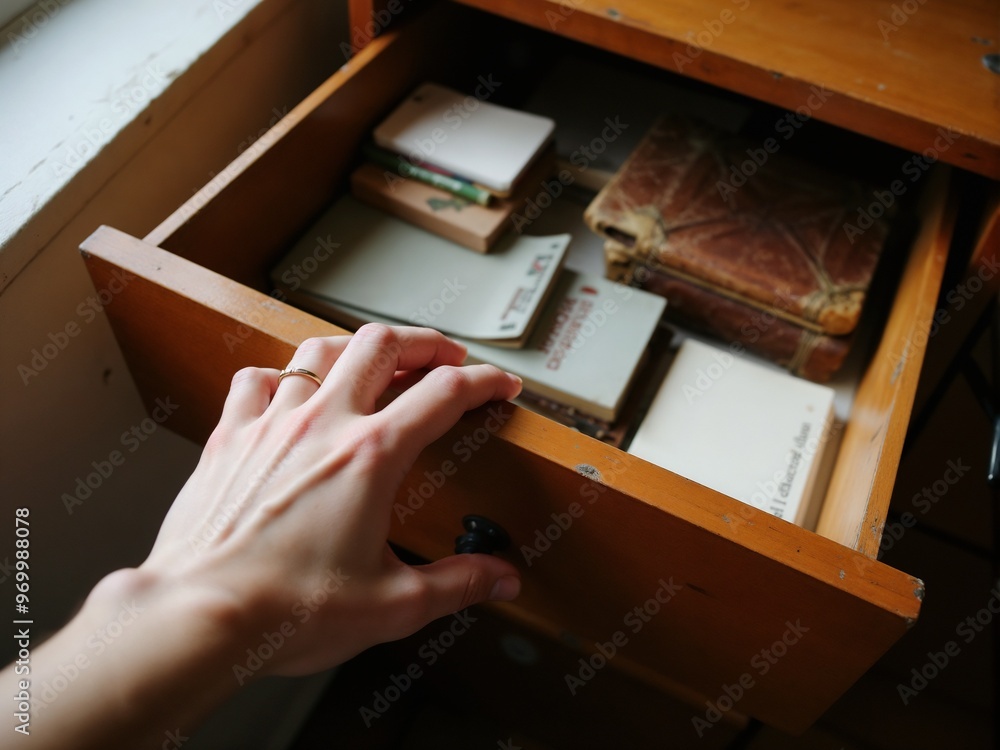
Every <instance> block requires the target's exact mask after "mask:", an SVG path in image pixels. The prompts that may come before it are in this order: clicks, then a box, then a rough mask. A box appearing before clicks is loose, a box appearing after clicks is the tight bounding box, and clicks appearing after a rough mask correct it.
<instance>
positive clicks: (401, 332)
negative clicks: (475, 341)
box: [329, 324, 465, 414]
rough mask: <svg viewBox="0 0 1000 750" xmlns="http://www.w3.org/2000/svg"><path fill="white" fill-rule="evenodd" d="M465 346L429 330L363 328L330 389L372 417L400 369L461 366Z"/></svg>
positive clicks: (337, 368)
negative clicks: (376, 405) (376, 406)
mask: <svg viewBox="0 0 1000 750" xmlns="http://www.w3.org/2000/svg"><path fill="white" fill-rule="evenodd" d="M464 360H465V347H464V346H462V345H461V344H459V343H457V342H455V341H452V340H451V339H449V338H447V337H446V336H444V335H443V334H441V333H438V332H437V331H434V330H431V329H429V328H409V327H391V326H385V325H380V324H369V325H365V326H362V327H361V328H359V329H358V332H357V333H356V334H354V337H353V338H352V339H351V341H350V343H349V344H348V345H347V348H346V350H345V351H344V354H343V356H342V357H340V359H338V360H337V363H336V365H334V368H333V371H332V372H331V373H330V378H329V380H330V381H331V390H334V391H336V392H337V393H338V394H340V395H341V396H342V397H343V398H346V399H347V400H348V403H349V405H350V407H351V408H352V409H353V410H354V411H355V412H357V413H360V414H370V413H372V412H373V411H375V404H376V402H377V401H378V399H379V397H380V396H381V395H382V394H383V393H384V392H385V389H386V388H387V387H388V386H389V385H390V384H391V383H392V382H393V378H394V377H395V375H396V373H397V372H398V371H400V370H420V369H425V368H434V367H439V366H441V365H460V364H461V363H462V362H463V361H464Z"/></svg>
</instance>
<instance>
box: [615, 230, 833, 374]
mask: <svg viewBox="0 0 1000 750" xmlns="http://www.w3.org/2000/svg"><path fill="white" fill-rule="evenodd" d="M604 254H605V259H606V261H607V269H608V275H609V277H611V278H613V279H615V280H616V281H621V282H623V283H627V284H634V285H636V286H638V287H641V288H642V289H645V290H646V291H648V292H653V293H654V294H659V295H661V296H662V297H665V298H666V300H667V309H666V312H665V313H664V317H665V319H666V320H669V321H671V322H673V323H676V324H677V325H679V326H681V327H682V328H687V329H689V330H692V331H697V332H700V333H704V334H707V335H709V336H714V337H715V338H718V339H721V340H722V341H725V342H726V343H729V344H732V343H739V344H741V345H743V346H744V347H746V349H747V351H750V352H752V353H754V354H757V355H759V356H761V357H764V358H765V359H768V360H770V361H772V362H775V363H777V364H779V365H781V366H782V367H786V368H788V370H789V371H790V372H791V373H792V374H793V375H799V376H801V377H804V378H807V379H808V380H812V381H815V382H817V383H825V382H826V381H828V380H829V379H830V378H831V377H832V376H833V375H834V374H835V373H836V372H837V370H839V369H840V367H841V365H843V363H844V359H845V358H846V357H847V353H848V351H849V350H850V345H851V336H829V335H826V334H821V333H816V332H815V331H812V330H809V329H807V328H803V327H801V326H797V325H794V324H793V323H789V322H788V321H787V320H783V319H782V318H779V317H777V316H776V315H773V314H772V313H769V312H767V311H765V310H761V309H759V308H756V307H751V306H750V305H745V304H742V303H740V302H737V301H735V300H733V299H732V298H730V297H725V296H722V295H719V294H715V293H714V292H711V291H708V290H706V289H704V288H702V287H700V286H698V285H697V284H692V283H690V282H688V281H686V280H685V279H682V278H678V277H676V276H673V275H671V274H670V273H669V272H666V271H664V270H663V269H650V268H648V267H645V266H637V265H635V263H634V262H633V261H631V259H630V258H629V251H628V248H626V247H624V246H622V245H619V244H618V243H615V242H611V241H609V242H607V243H605V246H604Z"/></svg>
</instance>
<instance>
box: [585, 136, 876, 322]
mask: <svg viewBox="0 0 1000 750" xmlns="http://www.w3.org/2000/svg"><path fill="white" fill-rule="evenodd" d="M767 147H770V148H771V150H770V151H769V150H768V148H767ZM871 200H872V192H871V190H870V189H869V188H865V187H864V186H862V185H860V184H858V183H856V182H853V181H851V180H848V179H846V178H844V177H840V176H837V175H832V174H829V173H826V172H825V171H823V170H821V169H819V168H817V167H816V166H814V165H812V164H810V163H807V162H803V161H801V160H799V159H797V158H794V157H792V156H790V155H788V154H786V153H783V152H782V151H781V142H780V141H778V139H776V138H772V139H770V142H768V141H767V139H764V141H759V140H752V139H748V138H746V137H743V136H739V135H732V134H728V133H723V132H721V131H718V130H715V129H713V128H711V127H709V126H707V125H705V124H703V123H700V122H696V121H690V120H682V119H676V118H661V119H660V120H658V121H657V122H656V124H655V125H654V126H653V127H652V128H651V129H650V130H649V131H648V132H647V133H646V135H645V136H644V138H643V140H642V141H641V142H640V144H639V145H638V146H637V147H636V149H635V150H634V151H633V152H632V154H631V155H630V156H629V158H628V160H627V161H626V163H625V164H624V165H623V166H622V168H621V169H620V170H619V171H618V173H617V174H616V175H615V177H614V178H613V179H612V180H611V181H610V182H609V183H608V184H607V185H606V186H605V187H604V189H603V190H601V192H600V193H599V194H598V195H597V197H596V198H595V199H594V200H593V202H592V203H591V204H590V206H588V208H587V210H586V212H585V215H584V216H585V219H586V221H587V223H588V225H589V226H590V227H591V228H592V229H593V230H594V231H596V232H598V233H599V234H602V235H604V236H605V237H607V238H609V239H612V240H615V241H617V242H618V243H619V244H621V245H623V246H625V247H627V248H628V252H629V253H630V254H631V255H632V256H633V257H634V258H635V260H637V261H638V262H640V263H642V264H644V265H646V266H649V267H652V268H656V267H658V266H662V267H663V269H664V270H665V271H668V272H670V273H671V274H673V275H674V276H675V277H677V278H683V279H686V280H687V281H689V282H690V283H691V284H694V285H698V286H701V287H702V288H704V289H705V290H708V291H711V292H714V293H715V294H716V295H717V296H724V297H729V298H731V299H732V300H734V301H736V302H739V303H742V304H745V305H749V306H751V307H756V308H759V309H762V310H767V311H770V312H773V313H774V314H775V315H776V316H777V317H780V318H782V319H784V320H787V321H789V322H790V323H794V324H795V325H797V326H801V327H804V328H809V329H812V330H814V331H816V332H818V333H826V334H833V335H843V334H847V333H850V332H851V331H852V330H853V329H854V328H855V326H856V325H857V322H858V319H859V317H860V314H861V309H862V306H863V304H864V300H865V296H866V293H867V290H868V286H869V284H870V282H871V279H872V275H873V273H874V271H875V267H876V265H877V264H878V260H879V255H880V253H881V251H882V247H883V245H884V243H885V238H886V235H887V233H888V222H887V221H886V220H884V219H880V220H877V221H875V222H874V223H873V224H872V226H870V227H869V228H868V229H866V230H865V231H863V232H861V233H857V232H855V233H850V234H849V233H848V232H847V231H845V228H844V225H845V223H848V222H853V221H855V220H856V217H857V212H858V209H859V207H861V206H868V205H869V204H870V203H871Z"/></svg>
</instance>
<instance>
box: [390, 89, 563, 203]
mask: <svg viewBox="0 0 1000 750" xmlns="http://www.w3.org/2000/svg"><path fill="white" fill-rule="evenodd" d="M554 130H555V122H553V121H552V120H550V119H549V118H547V117H539V116H538V115H533V114H529V113H527V112H519V111H518V110H515V109H509V108H508V107H501V106H499V105H497V104H493V103H491V102H489V101H486V100H485V99H482V100H481V99H478V98H476V97H474V96H466V95H465V94H462V93H459V92H458V91H453V90H452V89H449V88H446V87H444V86H440V85H438V84H436V83H425V84H423V85H422V86H420V87H419V88H417V90H416V91H414V92H413V93H412V94H410V96H408V97H407V98H406V99H405V100H404V101H403V102H402V103H401V104H400V105H399V106H398V107H397V108H396V109H395V110H394V111H393V112H392V114H390V115H389V116H388V117H387V118H386V119H385V120H384V121H383V122H382V124H381V125H379V126H378V127H376V128H375V131H374V133H373V136H374V139H375V143H377V144H378V145H379V146H381V147H382V148H385V149H389V150H390V151H395V152H397V153H399V154H402V155H403V156H405V157H407V158H408V159H410V160H411V161H413V162H414V163H415V164H417V166H424V162H426V163H427V164H430V165H434V166H437V167H441V168H442V169H445V170H448V171H449V172H452V173H453V174H455V175H456V176H459V177H462V178H463V179H466V180H468V181H470V182H474V183H477V184H480V185H482V186H483V187H485V188H487V189H488V190H493V191H495V192H497V193H499V194H506V193H509V192H510V191H511V189H512V188H513V186H514V183H515V182H517V179H518V177H520V176H521V175H522V174H523V172H524V170H525V169H527V167H528V165H529V164H530V163H531V162H532V161H533V160H534V158H535V157H536V156H537V155H538V154H539V153H540V152H541V150H542V148H543V147H544V146H545V145H546V144H547V143H548V142H549V140H550V139H551V138H552V133H553V131H554Z"/></svg>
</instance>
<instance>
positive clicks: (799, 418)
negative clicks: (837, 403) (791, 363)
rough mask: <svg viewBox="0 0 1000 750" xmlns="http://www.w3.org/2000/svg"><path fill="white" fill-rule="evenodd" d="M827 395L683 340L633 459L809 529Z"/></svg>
mask: <svg viewBox="0 0 1000 750" xmlns="http://www.w3.org/2000/svg"><path fill="white" fill-rule="evenodd" d="M833 397H834V392H833V390H832V389H831V388H828V387H826V386H823V385H818V384H816V383H810V382H808V381H806V380H803V379H801V378H797V377H795V376H793V375H789V374H788V373H787V372H781V371H777V370H772V369H770V368H768V367H765V366H762V365H760V364H757V363H754V362H748V361H746V360H745V359H744V358H742V357H740V356H736V355H733V354H732V353H731V352H730V351H729V350H728V349H725V348H716V347H714V346H709V345H708V344H703V343H701V342H700V341H697V340H694V339H687V340H686V341H685V342H684V343H683V344H682V345H681V347H680V349H679V350H678V352H677V356H676V358H675V359H674V361H673V363H672V364H671V366H670V372H669V373H667V377H666V379H665V380H664V382H663V385H662V386H661V387H660V390H659V391H658V392H657V394H656V397H655V399H654V400H653V403H652V405H651V406H650V408H649V411H648V412H647V414H646V416H645V418H644V419H643V421H642V424H641V425H640V426H639V429H638V431H637V432H636V434H635V437H634V438H633V439H632V443H631V444H630V445H629V448H628V452H629V453H631V454H633V455H635V456H639V458H644V459H646V460H647V461H649V462H651V463H654V464H658V465H659V466H662V467H664V468H665V469H669V470H670V471H672V472H674V473H676V474H680V475H681V476H683V477H687V478H688V479H692V480H694V481H695V482H698V483H699V484H703V485H705V486H706V487H711V488H712V489H714V490H718V491H719V492H722V493H724V494H726V495H729V496H730V497H733V498H736V499H737V500H742V501H743V502H745V503H749V504H750V505H753V506H755V507H757V508H760V509H761V510H766V511H768V512H769V513H773V514H774V515H775V516H777V517H778V518H784V519H785V520H787V521H791V522H792V523H796V524H798V525H800V526H805V527H807V528H809V527H811V526H812V525H813V522H814V521H813V519H814V518H815V515H816V513H817V511H818V505H819V498H820V497H821V496H822V495H823V494H824V493H823V488H822V487H818V486H817V476H818V474H819V470H820V466H821V464H822V458H823V454H824V453H825V451H827V450H828V448H829V447H830V442H831V441H830V429H831V427H832V425H833Z"/></svg>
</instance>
